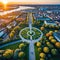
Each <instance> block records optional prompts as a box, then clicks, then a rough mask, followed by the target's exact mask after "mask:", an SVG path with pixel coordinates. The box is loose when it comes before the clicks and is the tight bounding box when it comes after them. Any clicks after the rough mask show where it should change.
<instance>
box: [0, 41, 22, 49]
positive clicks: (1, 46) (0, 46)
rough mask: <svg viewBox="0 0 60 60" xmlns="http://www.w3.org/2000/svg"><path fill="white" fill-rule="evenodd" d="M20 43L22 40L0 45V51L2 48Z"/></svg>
mask: <svg viewBox="0 0 60 60" xmlns="http://www.w3.org/2000/svg"><path fill="white" fill-rule="evenodd" d="M21 41H22V40H17V41H14V42H10V43H7V44H4V45H0V49H1V48H3V47H6V46H8V45H13V44H16V43H18V42H21Z"/></svg>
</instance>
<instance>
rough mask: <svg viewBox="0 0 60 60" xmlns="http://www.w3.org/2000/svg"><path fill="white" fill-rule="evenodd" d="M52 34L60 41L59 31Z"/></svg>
mask: <svg viewBox="0 0 60 60" xmlns="http://www.w3.org/2000/svg"><path fill="white" fill-rule="evenodd" d="M53 36H54V37H55V38H56V39H57V41H59V42H60V32H54V34H53Z"/></svg>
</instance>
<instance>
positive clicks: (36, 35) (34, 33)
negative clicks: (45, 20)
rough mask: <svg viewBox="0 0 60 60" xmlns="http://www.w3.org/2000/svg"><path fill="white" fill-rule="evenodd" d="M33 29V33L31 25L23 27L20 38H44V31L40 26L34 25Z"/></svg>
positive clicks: (35, 39)
mask: <svg viewBox="0 0 60 60" xmlns="http://www.w3.org/2000/svg"><path fill="white" fill-rule="evenodd" d="M31 31H32V33H30V30H29V27H26V28H24V29H22V30H21V31H20V33H19V36H20V38H21V39H22V40H24V41H27V40H29V41H31V40H33V41H38V40H40V38H42V36H43V33H42V32H41V31H40V30H39V29H38V28H35V27H32V30H31Z"/></svg>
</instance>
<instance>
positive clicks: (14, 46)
mask: <svg viewBox="0 0 60 60" xmlns="http://www.w3.org/2000/svg"><path fill="white" fill-rule="evenodd" d="M19 44H20V42H19V43H16V44H13V45H9V46H6V47H3V48H1V49H2V50H5V49H12V50H15V49H17V48H18V47H19Z"/></svg>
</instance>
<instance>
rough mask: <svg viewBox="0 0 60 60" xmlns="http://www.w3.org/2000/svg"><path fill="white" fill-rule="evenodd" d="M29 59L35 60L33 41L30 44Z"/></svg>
mask: <svg viewBox="0 0 60 60" xmlns="http://www.w3.org/2000/svg"><path fill="white" fill-rule="evenodd" d="M29 60H35V51H34V43H33V41H31V42H30V44H29Z"/></svg>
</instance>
